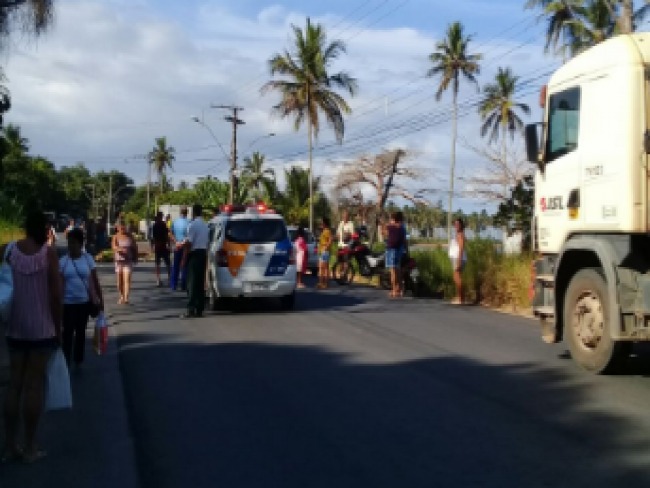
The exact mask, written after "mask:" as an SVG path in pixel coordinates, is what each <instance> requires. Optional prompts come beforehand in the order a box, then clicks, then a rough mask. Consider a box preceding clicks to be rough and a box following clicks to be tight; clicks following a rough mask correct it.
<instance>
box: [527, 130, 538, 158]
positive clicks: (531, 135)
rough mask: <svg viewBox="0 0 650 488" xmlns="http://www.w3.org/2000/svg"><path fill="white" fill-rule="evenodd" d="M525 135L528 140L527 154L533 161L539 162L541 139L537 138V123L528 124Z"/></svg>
mask: <svg viewBox="0 0 650 488" xmlns="http://www.w3.org/2000/svg"><path fill="white" fill-rule="evenodd" d="M524 137H525V140H526V156H527V157H528V161H529V162H531V163H535V164H538V163H539V139H538V138H537V124H528V125H527V126H526V129H525V132H524Z"/></svg>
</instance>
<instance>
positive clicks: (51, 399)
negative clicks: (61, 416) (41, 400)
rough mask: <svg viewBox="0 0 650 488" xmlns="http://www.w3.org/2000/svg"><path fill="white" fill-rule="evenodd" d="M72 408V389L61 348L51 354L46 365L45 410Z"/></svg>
mask: <svg viewBox="0 0 650 488" xmlns="http://www.w3.org/2000/svg"><path fill="white" fill-rule="evenodd" d="M66 408H72V390H71V389H70V376H69V375H68V366H67V364H66V362H65V357H64V356H63V351H62V350H61V348H57V350H56V351H55V352H54V354H52V357H51V358H50V361H49V363H48V365H47V383H46V391H45V410H61V409H66Z"/></svg>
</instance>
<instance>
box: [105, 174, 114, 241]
mask: <svg viewBox="0 0 650 488" xmlns="http://www.w3.org/2000/svg"><path fill="white" fill-rule="evenodd" d="M112 206H113V173H110V174H109V175H108V209H107V210H108V212H107V214H106V215H107V217H108V228H109V229H110V228H111V210H112V208H111V207H112Z"/></svg>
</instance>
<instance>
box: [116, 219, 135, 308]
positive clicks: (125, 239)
mask: <svg viewBox="0 0 650 488" xmlns="http://www.w3.org/2000/svg"><path fill="white" fill-rule="evenodd" d="M116 231H117V233H116V234H115V235H114V236H113V241H112V243H111V248H112V249H113V253H114V256H115V274H116V276H117V290H118V292H119V294H120V298H119V300H118V302H117V303H118V304H119V305H122V304H128V303H129V294H130V292H131V274H132V272H133V265H134V264H135V261H136V260H137V257H138V246H137V243H136V242H135V239H134V238H133V237H132V236H131V234H129V233H127V232H126V224H125V223H124V222H123V221H121V220H119V221H118V222H117V225H116Z"/></svg>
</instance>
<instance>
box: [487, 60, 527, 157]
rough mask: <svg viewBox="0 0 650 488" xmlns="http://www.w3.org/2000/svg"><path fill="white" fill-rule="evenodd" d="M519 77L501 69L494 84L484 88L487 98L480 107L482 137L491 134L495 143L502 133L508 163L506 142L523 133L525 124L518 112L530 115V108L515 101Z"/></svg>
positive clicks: (502, 144)
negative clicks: (509, 138) (508, 136)
mask: <svg viewBox="0 0 650 488" xmlns="http://www.w3.org/2000/svg"><path fill="white" fill-rule="evenodd" d="M518 81H519V77H518V76H514V75H513V74H512V71H511V70H510V68H505V69H504V68H499V70H498V72H497V75H496V77H495V80H494V83H490V84H488V85H486V86H485V87H484V88H483V93H484V94H485V96H484V97H483V100H481V103H480V105H479V113H480V114H481V119H482V120H483V125H482V126H481V136H482V137H485V136H486V135H487V134H488V132H489V134H490V138H489V141H490V142H491V143H492V142H495V141H496V140H497V139H498V137H499V132H500V133H501V151H502V157H503V162H504V164H505V162H506V155H507V151H506V142H507V137H506V136H507V135H508V134H510V137H511V138H512V139H514V138H515V134H516V133H517V132H521V131H522V130H523V128H524V123H523V122H522V120H521V119H520V118H519V115H517V112H516V110H520V111H521V112H523V113H524V114H526V115H529V114H530V107H529V106H528V105H526V104H525V103H521V102H517V101H516V100H514V99H513V97H514V95H515V91H516V90H517V82H518Z"/></svg>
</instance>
